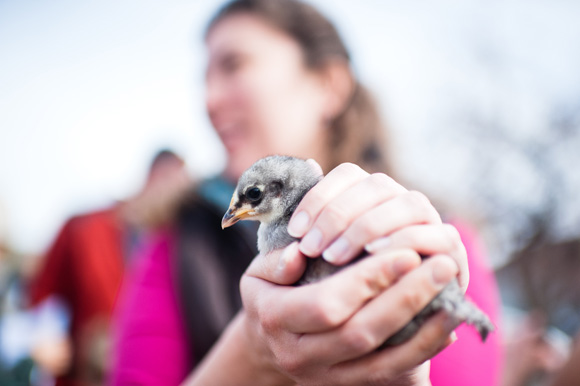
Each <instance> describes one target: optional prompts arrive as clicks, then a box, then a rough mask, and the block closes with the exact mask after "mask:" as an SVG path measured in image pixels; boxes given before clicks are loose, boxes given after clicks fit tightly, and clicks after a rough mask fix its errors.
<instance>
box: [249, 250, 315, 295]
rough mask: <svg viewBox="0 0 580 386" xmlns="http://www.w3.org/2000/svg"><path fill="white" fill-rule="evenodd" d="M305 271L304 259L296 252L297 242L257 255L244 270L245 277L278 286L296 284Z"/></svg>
mask: <svg viewBox="0 0 580 386" xmlns="http://www.w3.org/2000/svg"><path fill="white" fill-rule="evenodd" d="M305 269H306V258H305V256H304V255H303V254H302V253H300V251H299V250H298V242H293V243H292V244H290V245H288V246H287V247H286V248H284V249H282V250H278V251H273V252H270V253H268V254H266V255H258V256H256V258H254V260H252V262H251V263H250V266H249V267H248V269H247V270H246V275H249V276H253V277H256V278H260V279H262V280H266V281H269V282H271V283H275V284H279V285H290V284H294V283H296V282H297V281H298V280H299V279H300V277H301V276H302V274H303V273H304V270H305Z"/></svg>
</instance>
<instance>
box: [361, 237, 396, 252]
mask: <svg viewBox="0 0 580 386" xmlns="http://www.w3.org/2000/svg"><path fill="white" fill-rule="evenodd" d="M390 244H391V239H390V238H389V237H381V238H380V239H376V240H374V241H371V242H370V243H368V244H367V245H365V250H366V251H367V252H368V253H375V252H376V251H379V250H381V249H385V248H387V247H388V246H389V245H390Z"/></svg>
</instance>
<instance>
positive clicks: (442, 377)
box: [431, 223, 503, 386]
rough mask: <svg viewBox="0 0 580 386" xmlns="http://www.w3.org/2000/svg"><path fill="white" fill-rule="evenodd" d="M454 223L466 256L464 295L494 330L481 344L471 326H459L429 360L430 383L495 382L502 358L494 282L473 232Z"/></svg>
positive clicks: (475, 385) (485, 385)
mask: <svg viewBox="0 0 580 386" xmlns="http://www.w3.org/2000/svg"><path fill="white" fill-rule="evenodd" d="M453 225H455V226H456V227H457V229H458V230H459V233H460V234H461V239H462V241H463V244H464V245H465V247H466V249H467V254H468V256H469V273H470V279H469V288H468V289H467V296H468V297H469V298H470V299H471V300H473V301H474V302H475V303H476V304H477V305H478V306H479V307H480V308H481V309H482V310H483V311H485V312H486V313H487V314H488V315H489V316H490V318H491V320H492V322H493V323H494V325H495V326H496V330H495V331H494V332H492V333H491V334H490V335H489V336H488V338H487V340H486V341H485V343H482V342H481V340H480V338H479V335H478V334H477V332H476V331H475V329H474V328H472V327H471V326H466V325H465V324H462V325H461V326H459V327H458V328H457V330H456V332H457V337H458V340H457V341H456V342H455V343H454V344H452V345H451V346H449V347H448V348H446V349H445V350H444V351H442V352H441V353H440V354H439V355H437V356H436V357H435V358H433V359H432V360H431V382H432V384H433V386H460V385H461V386H464V385H470V386H493V385H497V384H499V380H500V371H501V363H502V360H503V352H502V348H501V335H500V320H499V317H500V314H499V312H500V310H499V308H500V298H499V291H498V287H497V283H496V281H495V276H494V274H493V271H492V270H491V269H490V268H489V267H488V266H487V264H486V261H485V258H484V255H483V253H482V250H481V247H480V246H479V245H478V244H477V240H476V237H475V235H474V234H473V233H472V232H470V230H469V229H467V228H466V227H464V226H462V225H460V224H457V223H454V224H453Z"/></svg>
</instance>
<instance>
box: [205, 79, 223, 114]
mask: <svg viewBox="0 0 580 386" xmlns="http://www.w3.org/2000/svg"><path fill="white" fill-rule="evenodd" d="M224 95H225V92H224V87H223V82H221V81H219V80H218V79H215V78H214V77H207V79H206V84H205V105H206V109H207V112H208V114H209V116H210V117H211V116H212V115H213V114H216V112H217V111H218V110H219V108H220V106H221V104H222V103H223V99H224Z"/></svg>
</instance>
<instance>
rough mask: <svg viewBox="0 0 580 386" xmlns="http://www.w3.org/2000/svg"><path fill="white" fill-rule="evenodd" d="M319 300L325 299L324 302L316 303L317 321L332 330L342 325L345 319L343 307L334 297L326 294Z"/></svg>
mask: <svg viewBox="0 0 580 386" xmlns="http://www.w3.org/2000/svg"><path fill="white" fill-rule="evenodd" d="M319 298H320V299H325V301H321V302H318V306H317V307H315V309H316V311H315V314H316V317H317V319H318V320H319V321H320V322H321V323H322V324H323V325H324V326H326V327H329V328H334V327H337V326H339V325H340V324H342V323H343V322H344V319H345V318H346V315H345V307H344V306H343V304H342V302H341V301H340V300H339V299H337V298H336V295H334V296H333V295H332V294H328V296H320V297H319Z"/></svg>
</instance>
